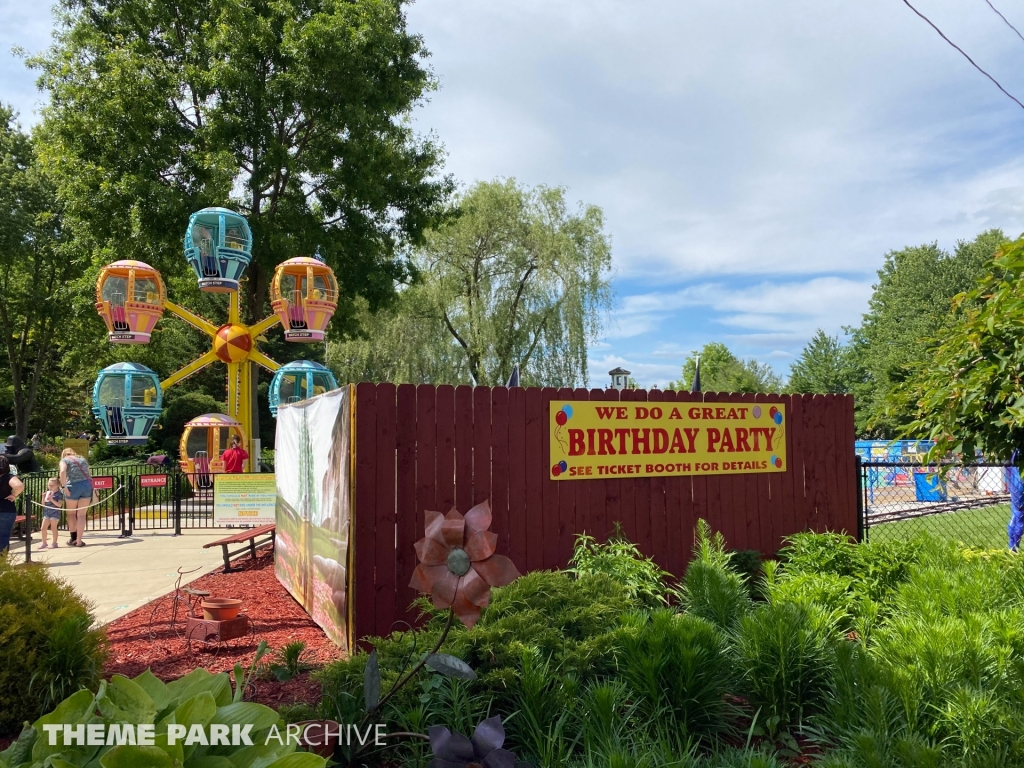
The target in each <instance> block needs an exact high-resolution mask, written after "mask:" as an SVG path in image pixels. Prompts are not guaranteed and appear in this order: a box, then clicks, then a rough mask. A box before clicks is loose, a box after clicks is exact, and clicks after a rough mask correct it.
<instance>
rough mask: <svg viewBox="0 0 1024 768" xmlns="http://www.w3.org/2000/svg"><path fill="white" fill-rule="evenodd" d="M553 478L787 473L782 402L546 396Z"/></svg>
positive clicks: (784, 415) (783, 406)
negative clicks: (680, 400)
mask: <svg viewBox="0 0 1024 768" xmlns="http://www.w3.org/2000/svg"><path fill="white" fill-rule="evenodd" d="M550 436H551V456H550V459H551V466H550V470H549V472H550V478H551V479H552V480H598V479H601V480H603V479H608V478H619V477H673V476H679V475H728V474H747V473H752V472H785V471H786V466H787V465H786V413H785V405H783V404H782V403H758V404H754V403H749V404H748V403H682V402H680V403H673V402H663V403H658V402H645V403H639V402H629V403H623V402H615V401H599V400H576V401H560V400H552V401H551V406H550Z"/></svg>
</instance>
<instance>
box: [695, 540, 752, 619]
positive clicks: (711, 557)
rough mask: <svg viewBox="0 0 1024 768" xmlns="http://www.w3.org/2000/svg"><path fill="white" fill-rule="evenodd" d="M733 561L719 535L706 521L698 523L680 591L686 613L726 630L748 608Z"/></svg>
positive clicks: (747, 593) (741, 582)
mask: <svg viewBox="0 0 1024 768" xmlns="http://www.w3.org/2000/svg"><path fill="white" fill-rule="evenodd" d="M732 559H733V553H732V552H729V551H728V550H726V548H725V537H724V536H723V535H722V532H721V531H716V532H715V533H714V534H712V532H711V526H710V525H709V524H708V522H707V521H706V520H698V521H697V530H696V534H695V545H694V549H693V559H692V560H691V561H690V563H689V565H688V566H687V567H686V576H685V578H684V579H683V583H682V586H681V589H680V590H679V598H680V602H681V603H682V604H683V606H684V607H685V608H686V610H687V611H688V612H689V613H691V614H693V615H694V616H700V617H701V618H703V619H707V620H708V621H710V622H711V623H713V624H715V625H716V626H718V627H720V628H721V629H724V630H727V631H730V630H732V629H734V628H735V627H736V624H737V622H739V620H740V619H741V618H742V617H743V616H744V615H745V614H746V613H747V611H749V610H750V608H751V603H750V593H749V591H748V590H747V587H746V585H745V584H744V581H743V577H742V576H740V575H739V574H738V573H737V572H736V571H735V570H734V569H733V568H732V567H731V563H732Z"/></svg>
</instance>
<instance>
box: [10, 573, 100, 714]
mask: <svg viewBox="0 0 1024 768" xmlns="http://www.w3.org/2000/svg"><path fill="white" fill-rule="evenodd" d="M91 623H92V617H91V616H90V615H89V610H88V607H87V605H86V603H85V601H84V600H83V599H82V598H81V597H79V596H78V595H77V594H76V593H75V591H74V590H73V589H72V588H71V586H70V585H68V584H66V583H65V582H63V581H59V580H57V579H55V578H53V577H52V576H50V575H49V573H47V570H46V568H45V566H42V565H20V566H17V567H15V566H14V565H12V564H11V563H10V561H9V560H8V558H7V557H6V555H0V649H3V652H2V653H0V733H12V732H16V730H17V729H18V728H19V727H20V726H21V724H22V722H23V721H24V720H25V719H30V720H31V719H35V718H36V717H38V716H39V715H40V714H42V712H44V711H45V709H44V706H45V703H46V701H47V699H48V698H53V697H56V696H57V695H59V694H61V693H65V692H73V691H74V690H75V688H76V687H77V686H90V685H94V684H95V683H96V675H97V673H98V671H99V670H101V669H102V667H103V660H104V658H105V656H106V650H105V641H106V636H105V633H104V632H103V630H101V629H95V630H94V629H89V628H88V627H89V626H90V625H91ZM75 629H80V630H81V632H82V634H81V635H80V637H79V643H80V644H81V650H82V651H85V652H84V653H77V652H76V649H75V648H74V647H73V640H74V637H73V635H74V632H75ZM37 670H38V675H37V677H36V680H35V684H34V685H33V680H32V677H33V674H35V673H36V671H37Z"/></svg>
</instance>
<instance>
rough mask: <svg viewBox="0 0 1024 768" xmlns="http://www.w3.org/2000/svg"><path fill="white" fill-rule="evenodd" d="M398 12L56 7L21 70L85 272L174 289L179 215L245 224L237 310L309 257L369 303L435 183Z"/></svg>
mask: <svg viewBox="0 0 1024 768" xmlns="http://www.w3.org/2000/svg"><path fill="white" fill-rule="evenodd" d="M405 4H406V3H405V0H275V2H270V1H269V0H256V1H255V2H241V3H240V2H234V0H209V1H208V2H196V1H195V0H184V2H182V0H152V1H150V0H62V2H61V4H60V6H59V9H60V10H59V15H58V20H59V26H58V30H57V33H56V43H55V44H54V45H53V47H51V48H50V50H49V51H47V52H46V53H45V54H44V55H42V56H40V57H37V58H35V59H34V60H32V64H33V65H34V66H36V67H37V68H38V69H39V70H40V72H41V76H40V80H39V83H40V86H41V87H43V88H45V89H47V90H48V91H49V92H50V95H51V103H50V105H49V106H48V107H47V108H46V109H45V110H44V113H43V116H44V120H45V124H46V126H47V141H46V142H45V144H44V150H45V156H46V158H47V160H48V162H49V164H50V166H51V167H52V169H53V170H54V171H55V174H56V176H57V178H58V179H59V192H60V195H61V197H62V199H63V200H64V201H66V204H67V211H68V215H69V216H70V217H71V221H72V222H73V223H74V224H75V225H76V227H78V228H79V229H80V231H79V233H78V234H79V235H80V236H81V237H83V238H87V240H88V241H89V242H90V243H91V244H92V247H93V248H94V250H95V251H96V254H97V256H98V257H99V258H103V259H109V258H112V257H114V256H117V257H120V258H141V259H143V260H144V261H148V262H151V263H154V266H157V267H159V268H162V269H165V270H169V271H174V270H180V269H181V268H182V266H183V262H182V258H181V238H182V235H183V233H184V229H185V225H186V223H187V220H188V216H189V214H190V213H191V212H192V211H194V210H196V209H198V208H201V207H203V206H207V205H225V206H228V207H232V208H235V209H237V210H240V211H241V212H242V213H244V214H245V215H246V216H247V217H248V220H249V223H250V225H251V227H252V229H253V235H254V240H255V248H254V254H253V262H252V263H251V264H250V266H249V267H248V270H247V278H248V279H247V282H246V284H245V293H246V297H245V298H246V300H245V307H246V311H247V315H248V316H249V318H250V319H252V318H255V317H257V316H259V315H261V314H262V313H263V312H265V310H266V304H267V296H268V285H269V279H270V277H271V274H272V271H273V268H274V266H275V265H276V264H277V263H279V262H280V261H282V260H283V259H285V258H288V257H290V256H295V255H312V254H319V256H320V257H321V258H323V259H324V261H326V262H327V263H328V264H330V265H331V266H332V267H333V268H334V270H335V272H336V274H337V276H338V282H339V288H340V293H341V305H340V306H339V311H338V314H337V318H338V319H337V321H336V322H337V324H338V326H339V327H341V326H343V325H344V323H345V321H346V320H347V319H348V318H350V316H351V308H352V300H353V299H354V298H355V297H356V296H364V297H366V298H367V300H368V301H369V302H370V304H371V305H372V306H374V307H376V306H378V305H380V304H383V303H386V302H387V301H388V300H390V298H391V297H392V294H393V285H394V283H395V281H396V280H399V279H401V278H403V277H404V276H405V275H406V267H405V264H404V260H403V259H402V258H400V255H399V254H400V250H401V248H403V247H404V246H405V245H406V244H408V243H409V242H416V241H418V240H419V239H420V237H421V235H422V232H423V229H424V227H425V226H426V225H427V224H429V223H430V221H431V220H432V218H433V216H434V215H435V214H436V213H437V211H438V210H439V209H440V206H441V205H442V204H443V202H444V200H445V198H446V196H447V194H448V192H449V190H450V189H451V182H450V180H448V179H442V178H438V177H437V173H438V168H439V164H440V156H439V149H438V147H437V145H436V144H435V143H433V142H432V141H431V140H429V139H426V140H424V139H419V138H417V137H416V136H414V134H413V133H412V130H411V128H410V126H409V121H408V117H409V115H410V112H411V110H412V109H413V107H414V106H415V105H416V104H417V103H418V102H419V100H420V99H421V98H422V97H423V94H424V93H425V92H426V91H427V90H429V89H431V88H432V87H433V86H434V81H433V79H432V77H431V75H430V73H429V72H428V70H427V69H426V68H425V67H424V64H423V59H424V57H425V56H426V55H427V54H426V51H425V49H424V47H423V41H422V40H421V38H420V37H419V36H417V35H413V34H410V33H409V32H408V30H407V29H406V20H405V14H404V6H405Z"/></svg>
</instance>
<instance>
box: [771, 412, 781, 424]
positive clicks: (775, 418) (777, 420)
mask: <svg viewBox="0 0 1024 768" xmlns="http://www.w3.org/2000/svg"><path fill="white" fill-rule="evenodd" d="M772 420H773V421H774V422H775V423H776V424H781V423H782V414H781V413H779V412H778V411H776V412H775V415H774V416H772Z"/></svg>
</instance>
